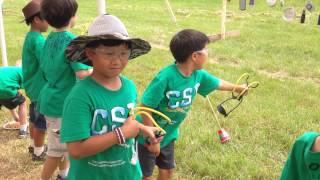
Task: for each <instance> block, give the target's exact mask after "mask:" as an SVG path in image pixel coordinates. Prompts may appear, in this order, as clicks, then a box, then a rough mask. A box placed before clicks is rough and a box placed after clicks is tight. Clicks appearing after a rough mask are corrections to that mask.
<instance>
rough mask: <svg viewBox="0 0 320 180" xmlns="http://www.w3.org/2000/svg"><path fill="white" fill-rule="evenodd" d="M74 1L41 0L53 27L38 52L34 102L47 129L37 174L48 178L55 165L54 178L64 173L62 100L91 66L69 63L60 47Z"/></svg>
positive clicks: (68, 37)
mask: <svg viewBox="0 0 320 180" xmlns="http://www.w3.org/2000/svg"><path fill="white" fill-rule="evenodd" d="M77 8H78V4H77V2H76V1H75V0H43V1H42V3H41V15H42V16H43V18H44V19H45V20H46V21H47V22H48V23H49V25H50V26H52V27H53V31H52V32H51V33H50V34H49V35H48V37H47V40H46V43H45V45H44V48H43V53H42V56H41V63H40V68H41V70H42V71H43V74H44V78H45V79H46V81H47V83H46V85H45V86H44V87H43V89H42V90H41V92H40V95H39V99H38V101H39V102H38V103H39V105H38V106H39V107H40V112H41V113H42V114H43V115H45V119H46V122H47V132H48V151H47V157H46V161H45V163H44V165H43V170H42V174H41V179H42V180H47V179H50V177H51V176H52V174H53V173H54V171H55V169H56V168H57V167H58V166H59V169H60V172H59V175H58V178H57V179H65V178H66V176H67V173H68V161H67V158H66V157H67V149H66V145H65V144H62V143H61V142H60V140H59V134H58V132H59V129H60V126H61V118H62V109H63V104H64V100H65V98H66V97H67V95H68V94H69V92H70V91H71V89H72V87H73V86H74V85H75V83H76V80H77V78H79V79H82V78H84V77H85V76H88V75H90V74H91V68H90V67H89V66H86V65H84V64H81V63H69V61H68V59H67V58H66V57H65V54H64V51H65V48H66V47H67V46H68V44H69V43H70V42H71V40H72V39H74V38H75V35H74V34H72V33H71V32H69V30H70V28H72V27H73V26H74V24H75V18H76V17H75V14H76V11H77Z"/></svg>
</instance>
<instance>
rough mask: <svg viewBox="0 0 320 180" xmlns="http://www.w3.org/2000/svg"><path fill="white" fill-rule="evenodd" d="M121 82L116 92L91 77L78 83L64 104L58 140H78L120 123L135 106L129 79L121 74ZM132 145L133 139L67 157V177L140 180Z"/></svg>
mask: <svg viewBox="0 0 320 180" xmlns="http://www.w3.org/2000/svg"><path fill="white" fill-rule="evenodd" d="M121 82H122V86H121V88H120V89H119V90H116V91H111V90H108V89H106V88H105V87H103V86H101V85H100V84H98V83H97V82H96V81H94V80H93V79H92V78H91V77H87V78H86V79H84V80H82V81H80V82H78V83H77V84H76V85H75V87H74V88H73V89H72V91H71V92H70V94H69V96H68V98H67V99H66V102H65V105H64V110H63V117H62V126H61V141H62V142H74V141H80V140H83V139H87V138H90V137H92V136H95V135H98V134H103V133H107V132H110V131H112V129H114V128H115V127H120V126H122V125H123V123H124V122H125V120H126V119H127V118H128V115H129V109H131V108H133V107H134V106H135V103H136V98H137V90H136V87H135V85H134V83H133V82H132V81H131V80H128V79H127V78H125V77H121ZM135 144H136V143H135V140H134V139H133V138H132V139H126V144H125V145H114V146H112V147H110V148H108V149H106V150H104V151H102V152H100V153H98V154H96V155H93V156H89V157H86V158H82V159H73V158H72V157H70V163H71V166H70V170H69V174H68V180H75V179H76V180H81V179H83V180H87V179H94V180H99V179H101V180H102V179H113V180H126V179H128V180H135V179H137V180H138V179H141V176H142V174H141V170H140V164H139V162H138V160H137V153H136V145H135ZM132 161H133V163H131V162H132Z"/></svg>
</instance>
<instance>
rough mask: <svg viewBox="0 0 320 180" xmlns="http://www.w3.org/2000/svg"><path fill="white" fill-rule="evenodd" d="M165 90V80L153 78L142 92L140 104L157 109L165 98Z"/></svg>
mask: <svg viewBox="0 0 320 180" xmlns="http://www.w3.org/2000/svg"><path fill="white" fill-rule="evenodd" d="M166 88H167V81H166V79H160V78H159V77H155V78H154V79H153V80H152V81H151V83H150V84H149V86H148V87H147V89H146V90H145V91H144V93H143V95H142V99H141V103H142V104H144V105H146V106H148V107H151V108H157V107H158V105H159V104H160V102H161V100H162V99H163V98H165V90H166Z"/></svg>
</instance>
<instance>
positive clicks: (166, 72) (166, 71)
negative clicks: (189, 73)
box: [155, 64, 177, 78]
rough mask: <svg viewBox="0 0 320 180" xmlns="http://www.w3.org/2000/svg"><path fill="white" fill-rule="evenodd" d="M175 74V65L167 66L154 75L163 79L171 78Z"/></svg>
mask: <svg viewBox="0 0 320 180" xmlns="http://www.w3.org/2000/svg"><path fill="white" fill-rule="evenodd" d="M175 73H177V66H176V65H175V64H171V65H168V66H166V67H164V68H162V69H160V71H159V72H158V73H157V74H156V75H155V76H156V77H158V78H165V77H167V76H169V77H170V76H172V75H173V74H175Z"/></svg>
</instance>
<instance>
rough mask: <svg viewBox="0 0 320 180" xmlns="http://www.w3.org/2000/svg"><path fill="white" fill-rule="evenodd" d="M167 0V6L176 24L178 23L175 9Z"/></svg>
mask: <svg viewBox="0 0 320 180" xmlns="http://www.w3.org/2000/svg"><path fill="white" fill-rule="evenodd" d="M165 2H166V5H167V8H168V9H169V11H170V14H171V17H172V20H173V22H174V23H175V24H177V19H176V16H175V15H174V13H173V11H172V8H171V5H170V3H169V0H165Z"/></svg>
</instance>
